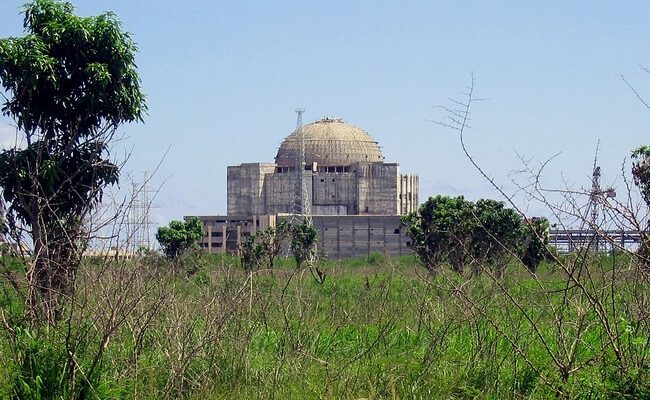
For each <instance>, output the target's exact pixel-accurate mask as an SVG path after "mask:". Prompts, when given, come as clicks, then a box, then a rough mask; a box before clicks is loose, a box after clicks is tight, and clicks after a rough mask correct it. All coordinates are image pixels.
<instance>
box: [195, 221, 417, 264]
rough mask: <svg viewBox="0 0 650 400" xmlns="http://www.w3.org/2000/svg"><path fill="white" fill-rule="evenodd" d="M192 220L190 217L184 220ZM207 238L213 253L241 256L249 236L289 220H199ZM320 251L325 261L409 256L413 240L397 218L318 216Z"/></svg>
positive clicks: (204, 246) (205, 247) (317, 226)
mask: <svg viewBox="0 0 650 400" xmlns="http://www.w3.org/2000/svg"><path fill="white" fill-rule="evenodd" d="M185 218H186V219H187V218H190V217H185ZM198 218H199V219H200V220H201V221H203V224H204V227H205V236H204V238H203V240H201V242H200V245H201V247H203V248H204V249H206V250H207V251H210V252H213V253H221V252H229V253H231V254H238V249H239V245H240V244H241V242H242V240H244V238H245V237H246V236H248V235H253V234H255V232H257V231H260V230H264V229H266V228H267V227H268V226H275V224H276V222H277V221H278V220H279V219H286V218H289V216H286V215H285V216H275V215H258V216H251V217H244V216H242V217H232V216H228V217H226V216H198ZM313 222H314V226H315V227H316V228H317V229H318V231H319V233H318V249H319V252H320V254H321V256H323V257H324V258H328V259H343V258H355V257H367V256H368V255H370V254H372V253H381V254H384V255H388V256H399V255H405V254H410V252H411V242H410V239H409V238H408V237H407V236H405V235H403V234H402V230H401V227H400V217H399V216H396V215H364V216H359V215H315V216H313Z"/></svg>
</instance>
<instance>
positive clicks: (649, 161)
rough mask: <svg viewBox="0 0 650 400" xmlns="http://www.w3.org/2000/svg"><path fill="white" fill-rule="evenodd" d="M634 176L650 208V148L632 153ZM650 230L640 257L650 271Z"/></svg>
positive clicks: (640, 248)
mask: <svg viewBox="0 0 650 400" xmlns="http://www.w3.org/2000/svg"><path fill="white" fill-rule="evenodd" d="M632 159H633V160H635V161H634V163H633V164H632V176H633V178H634V184H635V185H636V186H637V187H638V188H639V190H641V196H642V197H643V200H644V201H645V203H646V205H647V206H648V207H650V146H639V147H638V148H636V149H635V150H634V151H632ZM649 231H650V228H649V227H646V229H645V232H642V233H643V234H642V236H641V237H642V239H641V245H640V246H639V250H638V256H639V258H640V259H641V263H642V265H643V266H644V268H645V269H647V270H650V237H649V235H650V232H649Z"/></svg>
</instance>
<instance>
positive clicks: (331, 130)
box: [275, 118, 384, 167]
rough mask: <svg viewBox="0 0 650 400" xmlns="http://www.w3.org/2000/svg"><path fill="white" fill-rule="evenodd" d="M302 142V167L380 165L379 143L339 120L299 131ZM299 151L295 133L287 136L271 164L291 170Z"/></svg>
mask: <svg viewBox="0 0 650 400" xmlns="http://www.w3.org/2000/svg"><path fill="white" fill-rule="evenodd" d="M302 131H303V135H304V141H305V162H306V165H311V164H312V163H314V162H316V163H318V166H324V167H334V166H349V165H350V164H351V163H354V162H383V161H384V156H383V155H382V154H381V150H380V149H379V144H378V143H377V142H376V141H375V140H374V139H373V138H372V137H371V136H370V135H369V134H368V132H366V131H364V130H363V129H361V128H359V127H358V126H355V125H352V124H348V123H346V122H343V120H342V119H340V118H323V119H321V120H318V121H316V122H312V123H311V124H308V125H305V126H303V128H302ZM299 149H300V137H299V134H298V131H297V130H296V131H294V132H293V133H292V134H290V135H289V136H287V138H286V139H284V141H283V142H282V144H281V145H280V149H279V150H278V154H277V156H275V163H276V164H277V165H278V166H280V167H293V166H294V165H295V164H296V159H297V155H298V151H299Z"/></svg>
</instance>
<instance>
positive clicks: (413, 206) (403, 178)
mask: <svg viewBox="0 0 650 400" xmlns="http://www.w3.org/2000/svg"><path fill="white" fill-rule="evenodd" d="M419 191H420V181H419V178H418V176H417V175H414V174H409V175H400V180H399V200H398V201H399V210H400V212H399V213H400V214H401V215H406V214H408V213H412V212H413V211H416V210H417V208H418V206H419V204H420V202H419V197H420V193H419Z"/></svg>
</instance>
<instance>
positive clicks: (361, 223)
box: [186, 114, 419, 258]
mask: <svg viewBox="0 0 650 400" xmlns="http://www.w3.org/2000/svg"><path fill="white" fill-rule="evenodd" d="M300 115H301V114H300ZM299 118H300V117H299ZM418 191H419V182H418V176H417V175H414V174H402V173H401V172H400V167H399V164H398V163H392V162H385V159H384V155H383V154H382V151H381V147H380V146H379V143H378V142H377V141H376V140H374V139H373V138H372V136H370V134H368V132H366V131H364V130H363V129H361V128H359V127H357V126H355V125H353V124H350V123H347V122H345V121H343V120H342V119H340V118H333V117H329V118H323V119H320V120H317V121H315V122H312V123H310V124H307V125H304V126H302V123H301V122H300V125H299V127H298V128H297V129H296V130H295V131H294V132H292V133H291V134H290V135H289V136H287V137H286V138H285V139H284V141H282V143H281V145H280V147H279V150H278V152H277V154H276V156H275V162H274V163H263V162H259V163H244V164H240V165H236V166H229V167H228V177H227V196H228V197H227V210H228V212H227V214H228V215H226V216H198V217H199V218H200V219H201V220H202V221H203V223H204V226H205V229H206V235H205V237H204V239H203V240H202V242H201V246H202V247H203V248H205V249H207V250H208V251H211V252H236V251H238V249H239V244H240V243H241V241H242V238H244V237H246V236H248V235H251V234H254V233H255V232H257V231H258V230H263V229H266V227H268V226H272V225H274V224H275V223H276V222H277V221H278V219H282V218H288V216H290V215H292V214H296V213H299V214H303V213H304V212H305V210H308V212H309V215H310V216H311V218H312V221H313V224H314V226H315V227H316V228H317V229H318V230H319V249H320V251H321V255H322V256H325V257H329V258H347V257H359V256H364V255H368V254H370V253H374V252H378V253H382V254H386V255H400V254H406V252H407V251H409V249H408V247H410V244H411V243H410V241H409V239H408V237H406V236H405V235H403V234H402V232H401V228H400V216H401V215H404V214H407V213H410V212H412V211H414V210H416V209H417V207H418ZM186 218H189V216H188V217H186Z"/></svg>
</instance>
